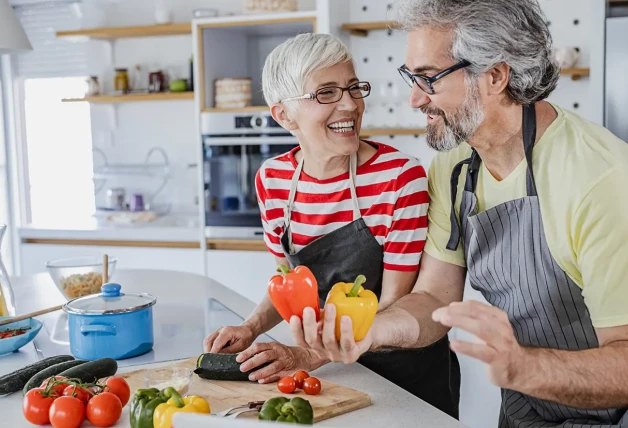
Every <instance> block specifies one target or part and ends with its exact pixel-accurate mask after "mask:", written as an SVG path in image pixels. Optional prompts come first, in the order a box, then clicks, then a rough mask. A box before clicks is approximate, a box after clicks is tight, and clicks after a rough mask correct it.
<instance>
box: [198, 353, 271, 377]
mask: <svg viewBox="0 0 628 428" xmlns="http://www.w3.org/2000/svg"><path fill="white" fill-rule="evenodd" d="M237 356H238V355H237V354H201V356H199V357H198V360H196V370H194V373H196V374H197V375H198V376H199V377H201V378H203V379H209V380H242V381H244V380H249V373H243V372H241V371H240V363H238V362H237V361H236V357H237ZM269 364H270V363H265V364H262V365H261V366H259V367H256V368H255V369H253V370H252V371H256V370H259V369H261V368H262V367H266V366H267V365H269Z"/></svg>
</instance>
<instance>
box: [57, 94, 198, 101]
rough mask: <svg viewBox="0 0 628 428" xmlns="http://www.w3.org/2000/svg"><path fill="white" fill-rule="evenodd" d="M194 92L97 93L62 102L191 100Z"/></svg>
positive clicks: (65, 99)
mask: <svg viewBox="0 0 628 428" xmlns="http://www.w3.org/2000/svg"><path fill="white" fill-rule="evenodd" d="M193 99H194V92H191V91H190V92H158V93H154V94H127V95H97V96H93V97H85V98H64V99H63V100H62V101H63V102H64V103H80V102H88V103H101V104H116V103H128V102H139V101H172V100H193Z"/></svg>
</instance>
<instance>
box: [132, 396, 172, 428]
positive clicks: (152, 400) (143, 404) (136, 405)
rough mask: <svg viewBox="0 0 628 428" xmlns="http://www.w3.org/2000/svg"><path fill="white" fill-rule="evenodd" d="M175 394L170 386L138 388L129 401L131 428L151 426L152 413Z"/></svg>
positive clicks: (149, 427)
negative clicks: (163, 387)
mask: <svg viewBox="0 0 628 428" xmlns="http://www.w3.org/2000/svg"><path fill="white" fill-rule="evenodd" d="M173 394H176V395H178V394H177V393H176V390H175V389H174V388H172V387H169V388H166V389H164V390H162V391H159V390H158V389H156V388H149V389H138V390H137V392H136V393H135V396H134V397H133V400H132V401H131V409H130V410H131V412H130V413H131V428H153V413H155V409H156V408H157V406H159V405H160V404H162V403H165V402H167V401H168V399H169V398H170V397H172V396H173Z"/></svg>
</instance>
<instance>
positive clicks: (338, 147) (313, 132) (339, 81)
mask: <svg viewBox="0 0 628 428" xmlns="http://www.w3.org/2000/svg"><path fill="white" fill-rule="evenodd" d="M358 82H359V80H358V78H357V76H356V74H355V69H354V67H353V64H352V63H351V62H344V63H341V64H337V65H334V66H332V67H328V68H324V69H321V70H318V71H316V72H314V73H312V75H311V76H309V77H308V79H307V80H306V82H305V92H306V93H314V92H316V91H320V90H321V89H323V92H324V88H328V87H333V86H337V87H341V88H347V87H349V86H351V85H354V84H357V83H358ZM288 102H291V101H288ZM363 114H364V99H353V98H352V97H351V96H350V95H349V92H348V91H344V92H343V94H342V98H341V99H340V101H338V102H336V103H333V104H320V103H318V102H317V101H316V100H306V101H302V102H300V105H299V106H297V108H296V109H295V112H294V114H293V115H292V117H291V118H292V120H293V122H294V124H295V128H294V129H292V131H293V132H294V134H295V135H296V136H297V138H298V139H299V143H300V144H301V145H304V146H306V147H307V148H308V149H309V150H310V151H312V152H315V153H316V152H319V153H321V152H323V153H325V154H326V155H327V156H342V155H350V154H351V153H355V152H357V151H358V148H359V146H360V140H359V135H360V128H361V125H362V115H363Z"/></svg>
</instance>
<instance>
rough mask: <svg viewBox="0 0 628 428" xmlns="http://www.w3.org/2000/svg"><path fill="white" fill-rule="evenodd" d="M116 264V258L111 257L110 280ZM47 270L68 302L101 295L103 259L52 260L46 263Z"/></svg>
mask: <svg viewBox="0 0 628 428" xmlns="http://www.w3.org/2000/svg"><path fill="white" fill-rule="evenodd" d="M116 262H117V259H116V258H115V257H109V271H108V273H109V279H111V277H112V276H113V273H114V271H115V270H116ZM46 268H47V269H48V273H49V274H50V277H51V278H52V280H53V281H54V283H55V285H56V286H57V288H58V289H59V291H61V294H63V296H64V297H65V298H66V299H68V300H72V299H76V298H77V297H83V296H87V295H90V294H98V293H100V287H101V286H102V273H103V260H102V257H97V256H93V257H90V256H88V257H75V258H71V259H60V260H52V261H49V262H47V263H46Z"/></svg>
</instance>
